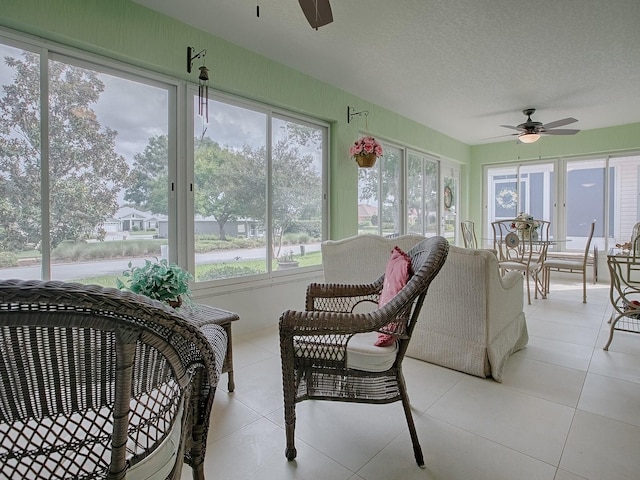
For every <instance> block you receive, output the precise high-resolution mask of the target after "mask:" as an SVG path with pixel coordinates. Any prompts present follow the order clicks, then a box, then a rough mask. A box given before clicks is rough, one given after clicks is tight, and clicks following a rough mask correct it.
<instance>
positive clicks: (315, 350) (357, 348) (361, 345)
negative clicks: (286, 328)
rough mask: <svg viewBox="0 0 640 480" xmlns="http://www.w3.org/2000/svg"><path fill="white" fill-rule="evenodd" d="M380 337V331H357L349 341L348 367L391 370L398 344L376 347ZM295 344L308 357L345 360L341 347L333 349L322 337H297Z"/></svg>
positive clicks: (375, 370) (301, 354)
mask: <svg viewBox="0 0 640 480" xmlns="http://www.w3.org/2000/svg"><path fill="white" fill-rule="evenodd" d="M377 338H378V332H366V333H357V334H355V335H353V336H352V337H351V338H350V339H349V342H348V343H347V350H346V354H347V362H346V367H347V368H352V369H354V370H362V371H365V372H384V371H385V370H389V369H390V368H391V367H392V366H393V364H394V362H395V361H396V354H397V353H398V344H397V343H396V342H392V343H391V345H388V346H384V347H376V346H375V345H374V343H375V341H376V339H377ZM293 341H294V345H295V350H296V355H298V356H302V357H306V358H314V357H318V358H320V357H321V358H333V359H335V360H337V361H344V356H343V352H344V350H342V349H341V348H339V347H338V346H337V345H336V347H335V352H332V351H331V344H330V343H327V341H326V340H325V339H323V338H322V337H295V338H294V340H293Z"/></svg>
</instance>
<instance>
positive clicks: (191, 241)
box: [0, 33, 328, 286]
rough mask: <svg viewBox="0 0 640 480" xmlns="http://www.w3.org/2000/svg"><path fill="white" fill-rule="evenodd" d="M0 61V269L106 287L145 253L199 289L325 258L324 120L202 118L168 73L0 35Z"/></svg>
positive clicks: (228, 106) (214, 109) (212, 110)
mask: <svg viewBox="0 0 640 480" xmlns="http://www.w3.org/2000/svg"><path fill="white" fill-rule="evenodd" d="M0 56H1V57H2V59H3V61H2V63H0V116H1V117H0V118H1V121H0V276H2V277H4V278H34V279H45V280H46V279H57V280H68V281H79V282H83V283H97V284H101V285H106V286H115V285H116V279H117V278H119V277H122V273H123V271H124V270H126V269H127V268H128V266H129V263H131V264H132V265H134V266H137V265H141V264H142V263H143V262H144V261H145V260H146V259H153V258H154V257H156V258H158V259H160V258H165V259H168V260H170V261H172V262H177V263H180V264H181V265H182V266H184V267H188V269H189V270H190V271H191V272H192V273H193V274H194V276H195V278H196V280H197V281H199V282H203V281H209V280H217V279H229V278H232V277H242V278H245V279H246V278H247V277H248V276H256V275H257V276H260V275H263V276H266V275H271V274H273V275H275V276H278V275H284V274H286V273H287V272H288V271H291V270H290V269H291V268H294V269H295V268H298V269H300V268H304V267H313V268H318V266H319V265H321V258H320V247H319V246H320V242H321V241H322V240H323V239H324V238H326V231H327V226H326V225H327V224H328V222H327V219H326V218H325V212H327V208H326V205H327V199H328V194H327V192H326V177H327V174H326V165H327V164H328V158H327V152H328V148H327V145H328V126H327V125H326V124H323V123H321V122H317V121H314V120H312V119H308V118H303V117H298V116H295V115H290V114H288V113H287V112H282V111H275V110H274V109H271V108H270V107H269V106H267V105H260V104H254V103H248V102H246V101H238V100H237V99H231V98H228V97H219V98H218V97H216V98H211V99H210V104H209V118H208V119H205V118H202V117H199V116H198V115H195V114H193V113H192V110H194V109H193V108H192V106H191V105H190V102H178V101H177V100H178V98H193V91H192V90H191V87H184V86H183V84H182V82H181V81H179V80H177V79H172V78H168V77H166V76H162V75H158V74H155V73H153V72H147V71H144V70H142V69H137V68H133V67H130V66H126V65H122V64H119V63H116V62H113V61H110V60H107V59H99V58H97V57H96V56H88V55H85V54H83V53H82V52H79V51H76V50H72V49H68V48H65V47H62V46H55V45H51V44H47V45H45V44H44V43H42V42H40V41H39V40H38V39H33V38H28V37H23V36H22V35H13V34H10V33H3V34H2V37H0ZM194 88H195V86H194ZM195 110H197V108H195ZM178 118H192V119H194V121H193V123H192V124H190V123H189V122H187V124H188V125H187V127H186V128H184V127H183V126H182V125H184V122H178ZM178 125H180V128H178ZM188 137H191V140H187V138H188ZM178 152H180V153H181V154H180V155H178ZM183 152H184V154H182V153H183ZM293 271H296V270H293Z"/></svg>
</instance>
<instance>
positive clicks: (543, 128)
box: [500, 108, 580, 143]
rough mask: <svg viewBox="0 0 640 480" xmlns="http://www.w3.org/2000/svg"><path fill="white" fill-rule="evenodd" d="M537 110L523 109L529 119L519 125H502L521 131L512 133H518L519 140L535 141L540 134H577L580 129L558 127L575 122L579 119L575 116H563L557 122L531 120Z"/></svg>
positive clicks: (524, 141)
mask: <svg viewBox="0 0 640 480" xmlns="http://www.w3.org/2000/svg"><path fill="white" fill-rule="evenodd" d="M535 111H536V109H535V108H526V109H524V110H523V111H522V113H524V114H525V115H526V116H527V121H526V122H524V123H521V124H520V125H518V126H517V127H514V126H513V125H500V126H501V127H504V128H512V129H513V130H518V131H519V132H520V133H512V134H511V135H518V142H522V143H533V142H535V141H537V140H538V139H539V138H540V135H575V134H576V133H578V132H579V131H580V130H575V129H572V128H556V127H564V126H565V125H569V124H571V123H575V122H577V121H578V120H576V119H575V118H571V117H569V118H563V119H562V120H556V121H555V122H550V123H545V124H543V123H542V122H534V121H533V120H531V115H533V113H534V112H535Z"/></svg>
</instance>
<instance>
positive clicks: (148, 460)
mask: <svg viewBox="0 0 640 480" xmlns="http://www.w3.org/2000/svg"><path fill="white" fill-rule="evenodd" d="M183 406H184V401H181V402H180V407H179V410H178V413H177V415H176V417H175V419H174V423H173V426H172V427H171V431H170V432H169V434H168V435H167V437H166V438H165V439H164V440H163V442H162V443H161V444H160V446H159V447H158V448H157V449H156V450H154V451H153V452H152V453H151V454H150V455H149V456H147V457H145V458H144V459H142V460H141V461H140V462H138V463H136V464H135V465H132V466H131V467H130V468H129V469H128V470H127V478H139V479H140V480H143V479H144V480H156V479H157V480H161V479H165V478H168V477H169V474H170V473H171V470H173V467H174V465H175V463H176V460H177V458H176V457H177V455H178V452H179V449H180V440H181V436H182V416H183V415H184V411H183V410H184V409H183ZM133 447H134V446H133V445H131V446H130V448H131V449H133ZM180 461H182V459H180Z"/></svg>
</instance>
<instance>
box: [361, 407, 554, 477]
mask: <svg viewBox="0 0 640 480" xmlns="http://www.w3.org/2000/svg"><path fill="white" fill-rule="evenodd" d="M416 427H417V429H418V436H419V439H420V442H421V445H422V451H423V454H424V459H425V469H420V468H418V467H417V465H416V463H415V460H414V457H413V449H412V446H411V440H410V438H409V436H408V435H400V436H398V438H396V439H395V440H394V441H393V442H392V443H391V444H390V445H389V446H388V447H386V448H385V449H384V450H382V452H380V453H379V454H378V455H376V457H375V458H374V459H373V460H372V461H371V462H369V463H368V464H367V465H365V466H364V467H363V468H362V469H361V470H359V471H358V474H359V475H360V476H362V477H363V478H365V479H366V480H392V479H393V480H396V479H397V480H414V479H416V480H418V479H433V480H436V479H438V480H440V479H447V480H470V479H473V480H513V479H518V480H553V477H554V474H555V471H556V468H555V467H554V466H551V465H549V464H547V463H544V462H542V461H539V460H536V459H534V458H532V457H530V456H528V455H524V454H522V453H520V452H517V451H515V450H512V449H510V448H508V447H505V446H504V445H500V444H498V443H495V442H492V441H490V440H487V439H485V438H482V437H480V436H478V435H474V434H473V433H470V432H467V431H465V430H462V429H460V428H457V427H454V426H452V425H449V424H447V423H444V422H440V421H438V420H436V419H434V418H432V417H430V416H429V415H423V416H422V417H421V418H419V419H418V420H417V421H416Z"/></svg>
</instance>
